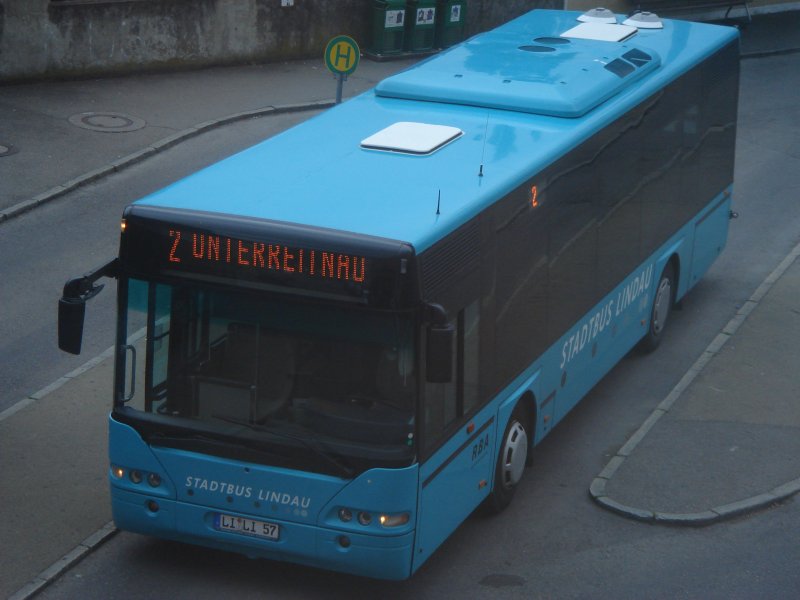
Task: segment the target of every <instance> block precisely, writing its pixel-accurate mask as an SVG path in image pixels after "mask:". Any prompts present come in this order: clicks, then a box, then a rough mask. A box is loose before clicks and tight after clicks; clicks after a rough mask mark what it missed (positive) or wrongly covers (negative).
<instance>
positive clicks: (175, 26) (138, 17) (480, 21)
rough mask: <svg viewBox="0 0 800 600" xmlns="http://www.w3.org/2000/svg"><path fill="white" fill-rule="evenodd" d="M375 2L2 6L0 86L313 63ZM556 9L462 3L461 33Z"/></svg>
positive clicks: (548, 1) (542, 0) (225, 0)
mask: <svg viewBox="0 0 800 600" xmlns="http://www.w3.org/2000/svg"><path fill="white" fill-rule="evenodd" d="M373 5H374V0H294V6H291V7H282V6H281V0H0V81H9V80H18V79H28V78H38V77H70V76H86V75H95V74H110V73H119V72H125V71H131V70H152V69H159V68H185V67H196V66H203V65H212V64H213V65H217V64H225V63H245V62H267V61H277V60H284V59H292V58H306V57H321V56H322V52H323V50H324V47H325V44H326V43H327V41H328V40H329V39H330V38H331V37H333V36H334V35H336V34H347V35H351V36H352V37H354V38H355V39H356V40H357V41H358V42H359V44H360V45H362V46H363V47H365V46H367V45H368V42H369V39H370V32H371V27H372V18H373ZM561 7H563V0H503V1H496V0H468V8H467V33H468V34H473V33H477V32H479V31H483V30H486V29H489V28H491V27H494V26H496V25H498V24H500V23H503V22H505V21H507V20H509V19H511V18H513V17H516V16H518V15H520V14H522V13H523V12H526V11H528V10H532V9H534V8H561Z"/></svg>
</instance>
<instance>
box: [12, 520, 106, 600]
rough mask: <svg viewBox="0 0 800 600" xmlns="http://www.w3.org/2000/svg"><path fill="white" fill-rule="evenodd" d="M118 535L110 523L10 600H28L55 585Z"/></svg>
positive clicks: (40, 574)
mask: <svg viewBox="0 0 800 600" xmlns="http://www.w3.org/2000/svg"><path fill="white" fill-rule="evenodd" d="M116 533H117V528H116V527H114V523H113V522H111V521H109V522H108V523H106V524H105V525H104V526H103V527H101V528H100V529H98V530H97V531H96V532H94V533H93V534H92V535H90V536H89V537H87V538H86V539H85V540H83V541H82V542H81V543H80V544H78V545H77V546H76V547H75V548H73V549H72V550H71V551H70V552H68V553H67V554H65V555H64V556H62V557H61V558H60V559H58V560H57V561H56V562H54V563H53V564H52V565H50V566H49V567H47V568H46V569H45V570H44V571H42V572H41V573H39V574H38V575H37V576H36V577H34V578H33V580H32V581H31V582H30V583H28V584H27V585H26V586H25V587H23V588H22V589H20V590H18V591H17V592H15V593H14V594H12V595H11V596H10V597H9V600H27V599H28V598H31V597H33V596H35V595H36V594H38V593H39V592H41V591H42V590H43V589H44V588H45V587H47V586H48V585H50V584H51V583H53V581H55V580H56V579H57V578H58V577H59V576H60V575H61V574H62V573H63V572H64V571H66V570H67V569H69V568H70V567H72V566H73V565H75V564H76V563H77V562H78V561H80V560H81V559H83V558H84V557H85V556H86V555H87V554H89V553H90V552H92V551H94V550H95V549H96V548H97V547H98V546H100V545H101V544H102V543H103V542H105V541H106V540H108V539H110V538H111V537H112V536H113V535H114V534H116Z"/></svg>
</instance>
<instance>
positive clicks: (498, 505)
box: [486, 404, 529, 513]
mask: <svg viewBox="0 0 800 600" xmlns="http://www.w3.org/2000/svg"><path fill="white" fill-rule="evenodd" d="M525 417H526V414H525V410H524V408H523V407H522V406H521V404H517V406H516V407H515V408H514V412H513V413H511V418H510V419H509V420H508V425H506V430H505V433H504V434H503V439H502V440H501V446H500V451H499V452H498V455H497V464H496V465H495V472H494V486H493V488H492V492H491V494H489V497H488V498H486V508H487V509H488V511H489V512H491V513H499V512H501V511H503V510H504V509H505V508H506V507H507V506H508V505H509V504H511V499H512V498H513V497H514V492H515V491H516V489H517V486H518V485H519V482H520V481H521V480H522V475H523V473H524V471H525V465H526V463H527V462H528V451H529V442H528V432H527V430H526V426H527V422H528V421H527V419H526V418H525Z"/></svg>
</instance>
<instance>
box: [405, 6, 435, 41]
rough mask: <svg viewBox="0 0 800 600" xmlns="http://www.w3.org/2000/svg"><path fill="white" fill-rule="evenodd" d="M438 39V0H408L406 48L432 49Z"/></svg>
mask: <svg viewBox="0 0 800 600" xmlns="http://www.w3.org/2000/svg"><path fill="white" fill-rule="evenodd" d="M435 40H436V0H408V15H407V16H406V50H410V51H411V52H420V51H425V50H430V49H432V48H433V44H434V42H435Z"/></svg>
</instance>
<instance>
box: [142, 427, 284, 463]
mask: <svg viewBox="0 0 800 600" xmlns="http://www.w3.org/2000/svg"><path fill="white" fill-rule="evenodd" d="M147 441H148V443H152V444H154V445H156V446H158V445H160V444H159V442H161V443H162V444H168V445H169V447H175V448H182V449H185V450H191V449H192V447H193V446H196V445H197V444H200V445H202V447H204V448H207V447H215V448H221V449H225V450H230V449H234V450H240V451H246V452H251V453H254V454H258V455H260V456H265V457H268V458H269V459H270V460H274V459H275V458H280V457H279V455H278V454H275V453H274V452H268V451H266V450H259V449H257V448H251V447H250V446H247V445H246V444H241V443H236V442H227V441H224V440H220V439H218V438H214V437H209V436H207V435H203V434H201V433H188V434H187V435H167V434H164V433H161V432H156V433H152V434H150V435H149V436H148V437H147ZM193 442H194V443H193Z"/></svg>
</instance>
